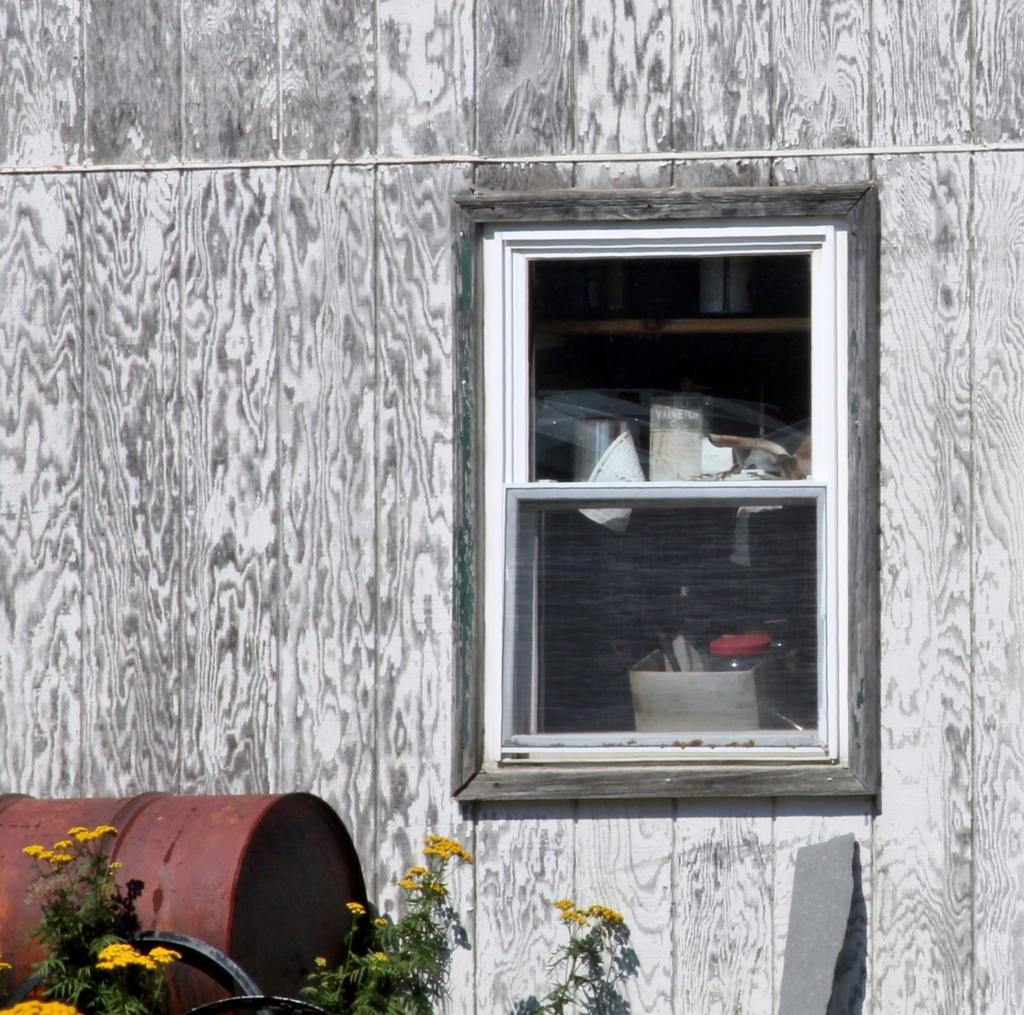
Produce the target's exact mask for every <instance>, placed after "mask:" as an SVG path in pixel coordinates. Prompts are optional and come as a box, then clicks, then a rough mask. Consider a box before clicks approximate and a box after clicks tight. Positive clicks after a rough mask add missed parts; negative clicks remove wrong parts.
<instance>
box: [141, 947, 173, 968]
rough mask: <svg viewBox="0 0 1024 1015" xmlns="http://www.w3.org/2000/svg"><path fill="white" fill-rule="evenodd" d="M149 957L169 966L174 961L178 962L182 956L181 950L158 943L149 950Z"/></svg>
mask: <svg viewBox="0 0 1024 1015" xmlns="http://www.w3.org/2000/svg"><path fill="white" fill-rule="evenodd" d="M149 957H150V958H151V959H152V960H153V961H154V962H155V963H156V964H157V965H158V966H167V965H170V964H171V963H172V962H177V961H178V959H180V958H181V952H176V951H175V950H174V949H173V948H164V947H163V946H162V945H157V946H156V947H155V948H151V949H150V950H149Z"/></svg>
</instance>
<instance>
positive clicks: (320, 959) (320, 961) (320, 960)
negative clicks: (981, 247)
mask: <svg viewBox="0 0 1024 1015" xmlns="http://www.w3.org/2000/svg"><path fill="white" fill-rule="evenodd" d="M313 961H314V962H315V963H316V964H317V966H318V967H319V968H320V969H323V968H324V967H325V966H326V965H327V959H325V958H324V957H323V956H322V955H318V956H317V957H316V958H315V959H313Z"/></svg>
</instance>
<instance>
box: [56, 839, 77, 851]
mask: <svg viewBox="0 0 1024 1015" xmlns="http://www.w3.org/2000/svg"><path fill="white" fill-rule="evenodd" d="M73 845H74V843H73V842H72V841H71V840H70V839H61V840H60V842H55V843H54V844H53V848H54V849H64V850H67V849H70V848H71V847H72V846H73Z"/></svg>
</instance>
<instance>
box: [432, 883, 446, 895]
mask: <svg viewBox="0 0 1024 1015" xmlns="http://www.w3.org/2000/svg"><path fill="white" fill-rule="evenodd" d="M430 890H431V891H432V892H433V893H434V894H435V895H447V894H448V889H447V888H445V886H444V885H442V884H441V882H440V881H431V882H430Z"/></svg>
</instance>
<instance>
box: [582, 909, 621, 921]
mask: <svg viewBox="0 0 1024 1015" xmlns="http://www.w3.org/2000/svg"><path fill="white" fill-rule="evenodd" d="M584 912H585V914H586V915H587V916H593V917H596V918H597V919H599V920H604V921H605V923H622V919H623V917H622V914H621V913H617V912H616V911H615V910H614V909H609V908H608V907H607V906H600V905H595V906H590V907H589V908H588V909H586V910H584Z"/></svg>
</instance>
